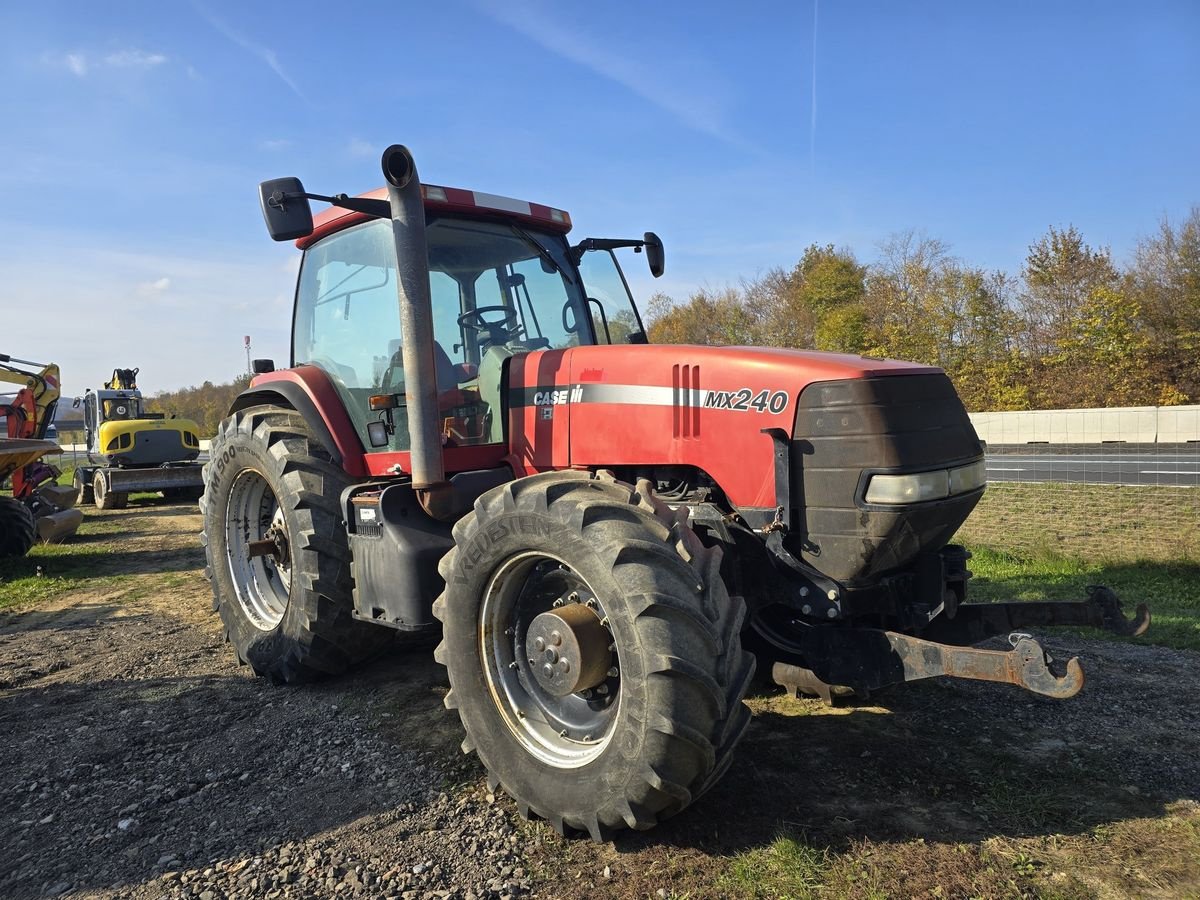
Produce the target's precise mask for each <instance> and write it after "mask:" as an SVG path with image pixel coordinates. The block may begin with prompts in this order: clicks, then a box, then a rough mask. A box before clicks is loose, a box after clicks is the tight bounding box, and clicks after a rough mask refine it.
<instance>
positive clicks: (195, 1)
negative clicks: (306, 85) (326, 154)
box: [192, 0, 308, 103]
mask: <svg viewBox="0 0 1200 900" xmlns="http://www.w3.org/2000/svg"><path fill="white" fill-rule="evenodd" d="M192 6H194V7H195V9H196V12H198V13H199V14H200V16H201V18H203V19H204V21H206V22H207V23H208V24H209V25H211V26H212V27H213V28H215V29H216V30H217V31H219V32H220V33H221V34H222V35H224V36H225V38H226V40H228V41H230V42H232V43H234V44H236V45H237V46H239V47H241V48H242V49H243V50H245V51H246V52H247V53H250V54H252V55H254V56H257V57H258V58H259V59H261V60H262V61H263V62H264V63H266V64H267V67H268V68H269V69H270V70H271V71H272V72H274V73H275V74H276V75H278V76H279V80H280V81H282V82H283V83H284V84H286V85H287V86H288V87H289V88H291V89H292V93H293V94H295V95H296V96H297V97H299V98H300V99H301V100H303V101H304V102H305V103H307V102H308V98H307V97H305V96H304V93H303V92H302V91H301V90H300V88H299V87H298V86H297V85H296V82H294V81H293V80H292V76H290V75H289V74H288V73H287V72H286V71H285V70H284V68H283V65H282V64H281V63H280V62H279V57H278V56H277V55H276V54H275V51H274V50H272V49H271V48H270V47H266V46H264V45H262V44H259V43H256V42H255V41H252V40H250V39H249V38H248V37H246V36H245V35H243V34H242V33H241V32H239V31H235V30H234V29H233V27H232V26H230V25H229V23H227V22H226V21H225V20H224V19H220V18H218V17H217V16H216V15H214V14H213V13H212V12H211V11H210V10H209V9H208V8H207V7H205V6H204V5H203V4H202V3H200V2H199V0H192Z"/></svg>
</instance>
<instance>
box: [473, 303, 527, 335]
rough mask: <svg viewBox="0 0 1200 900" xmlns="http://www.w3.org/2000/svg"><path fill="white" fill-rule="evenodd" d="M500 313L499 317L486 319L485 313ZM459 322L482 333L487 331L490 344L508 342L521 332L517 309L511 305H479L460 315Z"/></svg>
mask: <svg viewBox="0 0 1200 900" xmlns="http://www.w3.org/2000/svg"><path fill="white" fill-rule="evenodd" d="M490 313H500V314H501V315H500V318H498V319H490V320H489V319H486V318H484V315H485V314H490ZM458 324H459V325H460V326H462V327H463V328H470V329H472V330H474V331H478V332H481V333H484V332H486V334H487V341H488V343H489V344H506V343H508V342H509V341H510V340H512V339H513V338H515V337H516V336H517V335H518V334H519V333H520V330H521V329H520V326H519V325H518V324H517V311H516V310H515V309H513V308H512V307H511V306H477V307H475V308H474V309H471V310H468V311H467V312H465V313H463V314H462V315H461V316H459V317H458Z"/></svg>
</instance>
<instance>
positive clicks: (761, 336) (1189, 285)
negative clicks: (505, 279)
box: [646, 206, 1200, 410]
mask: <svg viewBox="0 0 1200 900" xmlns="http://www.w3.org/2000/svg"><path fill="white" fill-rule="evenodd" d="M646 313H647V315H646V318H647V320H648V322H649V325H648V330H649V337H650V340H651V341H653V342H655V343H694V344H726V345H731V344H745V345H766V346H775V347H798V348H813V349H818V350H833V351H841V352H846V353H860V354H863V355H867V356H876V357H892V358H898V359H907V360H911V361H914V362H921V363H928V364H931V365H936V366H940V367H941V368H943V369H945V370H946V371H947V373H949V375H950V377H951V378H952V379H953V380H954V382H955V384H956V386H957V387H958V390H959V393H960V394H961V396H962V398H963V401H964V403H965V404H966V405H967V407H968V408H969V409H972V410H1021V409H1064V408H1066V409H1071V408H1076V409H1077V408H1084V407H1104V406H1140V405H1147V406H1150V405H1162V406H1169V405H1174V404H1180V403H1194V402H1200V206H1196V207H1193V208H1192V210H1191V213H1190V214H1189V215H1188V216H1187V217H1186V219H1185V220H1184V221H1183V222H1182V223H1181V224H1179V225H1177V226H1176V225H1172V224H1171V223H1170V222H1169V221H1166V220H1164V221H1163V222H1162V223H1161V224H1160V226H1159V228H1158V230H1157V231H1156V232H1155V233H1153V234H1151V235H1150V236H1148V237H1145V238H1143V239H1142V240H1141V241H1140V242H1139V243H1138V245H1137V248H1136V250H1135V251H1134V253H1133V257H1132V259H1131V260H1130V261H1129V262H1128V264H1127V265H1125V266H1123V267H1122V266H1119V265H1118V264H1117V263H1116V262H1115V261H1114V260H1113V257H1112V254H1111V252H1110V251H1109V250H1108V248H1106V247H1093V246H1091V245H1089V244H1088V243H1087V241H1085V240H1084V237H1083V235H1082V234H1080V232H1079V231H1078V229H1076V228H1075V227H1073V226H1069V227H1067V228H1064V229H1059V228H1050V229H1049V231H1047V232H1046V234H1044V235H1042V236H1041V237H1040V238H1039V239H1038V240H1036V241H1035V242H1034V243H1033V244H1032V245H1030V247H1029V252H1028V254H1027V256H1026V258H1025V261H1024V265H1023V266H1022V268H1021V271H1020V272H1019V273H1017V274H1016V275H1012V274H1009V273H1005V272H996V271H987V270H985V269H983V268H980V267H978V266H973V265H971V264H970V263H968V262H964V261H963V260H961V259H958V258H957V257H955V256H954V255H953V254H952V253H951V252H950V247H949V245H948V244H946V243H945V242H943V241H941V240H939V239H937V238H933V237H929V236H927V235H925V234H921V233H918V232H915V231H908V232H904V233H901V234H897V235H894V236H892V237H890V238H888V239H887V240H886V241H884V242H883V243H882V244H881V245H880V247H879V253H878V257H877V259H875V260H874V261H872V262H868V263H864V262H861V261H860V260H859V259H858V257H857V256H856V255H855V253H854V252H853V251H852V250H850V249H848V248H837V247H834V246H833V245H832V244H825V245H820V244H813V245H812V246H810V247H809V248H808V249H807V250H805V251H804V255H803V256H802V257H801V259H800V261H799V262H798V263H797V264H796V265H795V266H794V267H793V268H791V269H783V268H777V269H772V270H771V271H769V272H767V273H766V274H765V275H762V276H760V277H757V278H754V279H751V280H743V281H741V282H740V283H739V284H737V285H736V286H732V287H727V288H725V289H722V290H700V291H697V292H696V293H694V294H692V295H691V296H690V297H689V298H688V299H687V300H686V301H685V302H676V301H675V300H674V299H672V298H671V297H668V296H666V295H664V294H658V295H655V296H654V297H653V298H651V300H650V302H649V304H648V308H647V310H646Z"/></svg>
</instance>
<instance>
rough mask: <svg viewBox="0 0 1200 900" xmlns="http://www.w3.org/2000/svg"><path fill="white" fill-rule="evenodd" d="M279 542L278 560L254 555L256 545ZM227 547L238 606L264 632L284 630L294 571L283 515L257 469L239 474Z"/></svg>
mask: <svg viewBox="0 0 1200 900" xmlns="http://www.w3.org/2000/svg"><path fill="white" fill-rule="evenodd" d="M264 539H274V540H275V543H276V544H277V545H278V546H279V548H280V549H279V550H278V551H277V552H276V554H275V555H257V554H252V553H251V548H250V544H251V542H253V541H260V542H261V541H263V540H264ZM225 546H226V548H227V549H226V555H227V556H228V559H229V574H230V577H231V579H232V581H233V589H234V593H235V595H236V596H237V601H238V603H239V604H240V605H241V607H242V610H243V611H244V612H245V614H246V617H247V618H248V619H249V620H250V622H251V623H252V624H253V625H254V627H255V628H258V629H259V630H260V631H271V630H272V629H274V628H275V627H276V626H278V625H279V623H280V621H282V619H283V614H284V612H285V611H286V610H287V605H288V596H289V594H290V592H291V583H292V569H291V556H290V550H289V549H288V548H289V547H290V541H289V539H288V533H287V522H286V521H285V519H284V516H283V510H282V509H281V508H280V506H279V501H278V500H277V499H276V497H275V492H274V491H272V490H271V486H270V485H269V484H268V483H267V480H266V478H264V477H263V476H262V474H261V473H260V472H257V471H255V470H254V469H245V470H243V471H241V472H239V473H238V475H237V477H236V478H235V479H234V482H233V486H232V488H231V489H230V491H229V503H228V505H227V506H226V510H225Z"/></svg>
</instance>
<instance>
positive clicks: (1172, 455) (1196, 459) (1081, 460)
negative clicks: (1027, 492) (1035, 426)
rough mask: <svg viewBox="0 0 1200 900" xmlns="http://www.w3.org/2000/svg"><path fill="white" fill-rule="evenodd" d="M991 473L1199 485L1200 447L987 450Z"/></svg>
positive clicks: (991, 476)
mask: <svg viewBox="0 0 1200 900" xmlns="http://www.w3.org/2000/svg"><path fill="white" fill-rule="evenodd" d="M987 475H988V481H1058V482H1070V483H1074V484H1143V485H1144V484H1156V485H1169V486H1177V487H1200V447H1196V448H1191V447H1188V448H1172V449H1165V448H1164V449H1160V450H1154V449H1149V450H1141V449H1132V448H1131V449H1120V450H1114V449H1113V448H1112V447H1111V446H1108V447H1106V446H1100V447H1096V448H1095V449H1094V450H1076V451H1075V452H1071V453H1058V452H1053V451H1050V452H1020V451H1012V452H1009V451H1005V452H1000V453H997V452H992V451H989V453H988V457H987Z"/></svg>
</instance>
